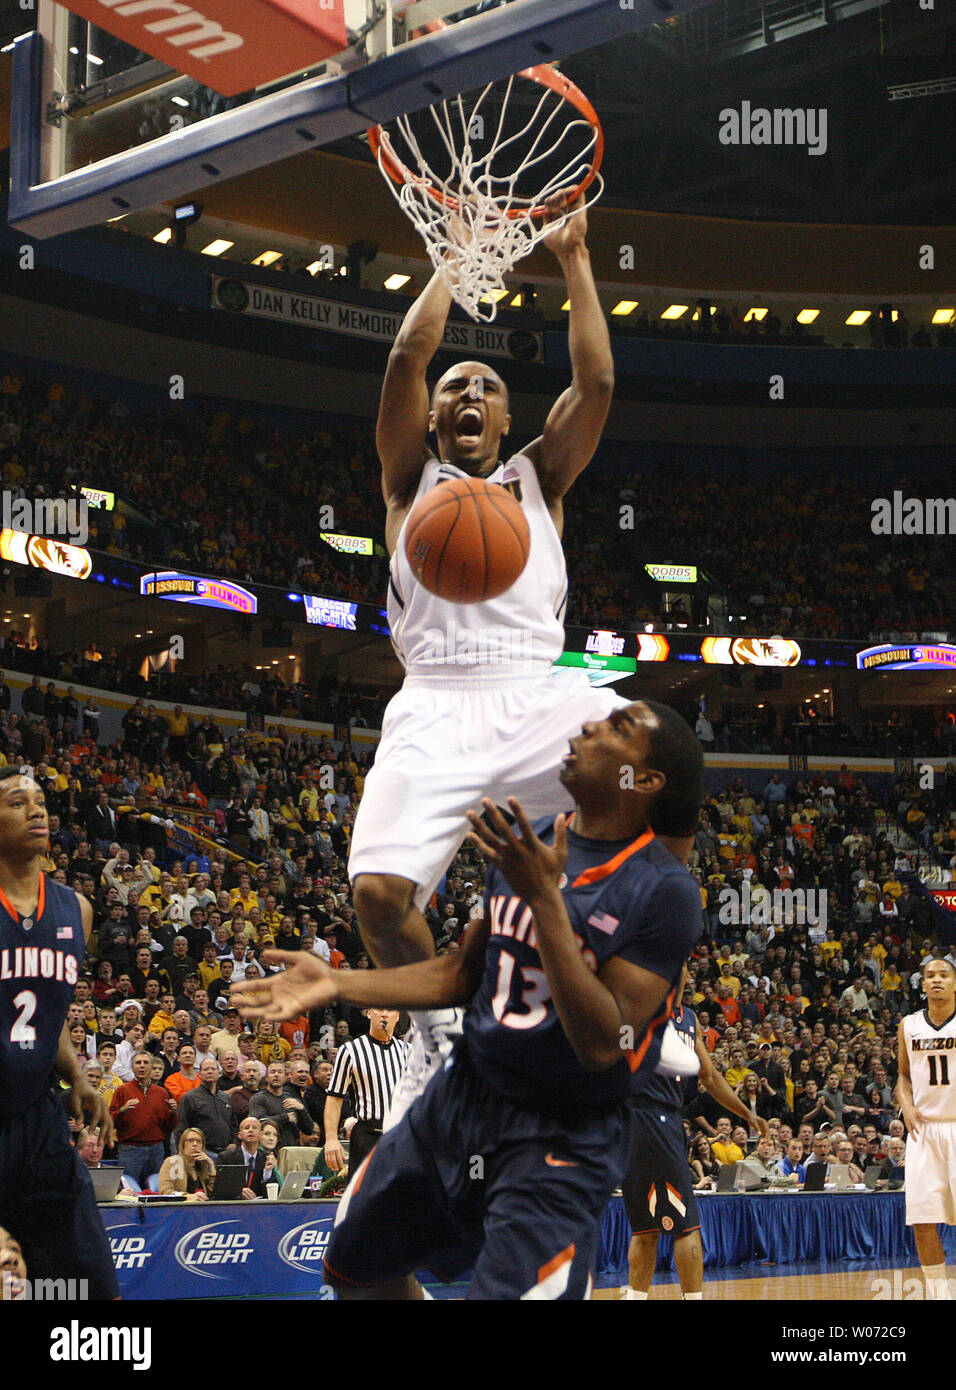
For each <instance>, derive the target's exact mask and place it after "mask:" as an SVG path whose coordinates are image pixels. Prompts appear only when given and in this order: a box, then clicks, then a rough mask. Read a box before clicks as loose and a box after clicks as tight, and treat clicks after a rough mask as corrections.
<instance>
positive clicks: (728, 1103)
mask: <svg viewBox="0 0 956 1390" xmlns="http://www.w3.org/2000/svg"><path fill="white" fill-rule="evenodd" d="M697 1056H698V1057H699V1058H700V1084H701V1085H702V1086H703V1088H704V1090H705V1091H706V1092H707V1094H708V1095H710V1096H713V1098H714V1100H715V1101H716V1102H717V1104H718V1105H722V1106H723V1107H724V1109H725V1110H729V1111H730V1112H731V1114H733V1115H737V1116H738V1117H739V1118H740V1119H741V1120H744V1121H745V1122H746V1123H747V1124H748V1125H753V1127H754V1129H756V1131H757V1133H758V1134H759V1135H760V1137H761V1139H763V1138H765V1136H766V1135H768V1134H769V1133H770V1126H769V1125H768V1124H767V1121H766V1120H765V1119H763V1117H762V1116H760V1115H755V1114H754V1113H753V1111H752V1110H748V1109H747V1107H746V1105H744V1103H743V1101H742V1100H741V1099H740V1097H739V1096H738V1095H737V1093H736V1092H735V1091H734V1089H733V1088H732V1086H730V1084H729V1083H728V1082H727V1081H726V1079H725V1078H724V1077H723V1076H721V1074H720V1072H719V1071H718V1070H717V1068H716V1067H715V1066H714V1062H713V1058H712V1057H711V1055H710V1053H709V1052H708V1051H707V1048H706V1047H705V1046H704V1043H703V1040H702V1039H701V1036H700V1033H699V1032H698V1034H697Z"/></svg>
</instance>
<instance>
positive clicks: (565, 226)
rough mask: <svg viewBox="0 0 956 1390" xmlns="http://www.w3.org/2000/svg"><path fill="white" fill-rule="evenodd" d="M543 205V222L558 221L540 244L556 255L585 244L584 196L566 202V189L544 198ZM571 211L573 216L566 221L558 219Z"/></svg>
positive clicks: (585, 217) (586, 225) (585, 215)
mask: <svg viewBox="0 0 956 1390" xmlns="http://www.w3.org/2000/svg"><path fill="white" fill-rule="evenodd" d="M544 206H545V207H546V208H547V212H546V213H545V215H544V221H545V223H546V224H547V223H549V222H555V223H558V224H559V225H557V226H556V227H555V229H554V231H553V232H548V234H547V236H545V237H544V238H543V239H542V245H543V246H546V247H547V248H548V250H549V251H551V252H553V253H554V255H556V256H557V257H559V258H560V257H561V256H566V255H567V254H568V252H570V251H574V250H576V249H577V248H578V247H579V246H583V245H584V244H585V238H586V237H587V232H588V215H587V212H586V210H585V209H586V204H585V200H584V197H583V195H582V197H580V198H578V199H577V200H576V201H575V202H574V203H571V204H569V203H568V190H564V191H563V192H561V193H553V194H552V195H551V197H550V198H546V199H545V202H544ZM569 210H571V211H572V212H573V216H571V217H568V218H567V221H566V222H561V221H560V219H561V218H562V217H565V216H566V214H567V213H568V211H569Z"/></svg>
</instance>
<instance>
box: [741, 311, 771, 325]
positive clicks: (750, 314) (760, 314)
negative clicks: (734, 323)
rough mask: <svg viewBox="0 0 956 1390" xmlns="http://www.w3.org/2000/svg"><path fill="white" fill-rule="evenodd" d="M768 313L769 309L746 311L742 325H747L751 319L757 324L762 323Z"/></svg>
mask: <svg viewBox="0 0 956 1390" xmlns="http://www.w3.org/2000/svg"><path fill="white" fill-rule="evenodd" d="M769 313H770V310H769V309H748V310H747V312H746V313H745V314H744V323H749V322H750V320H751V319H756V320H757V322H758V323H763V321H764V319H765V318H766V317H767V315H768V314H769Z"/></svg>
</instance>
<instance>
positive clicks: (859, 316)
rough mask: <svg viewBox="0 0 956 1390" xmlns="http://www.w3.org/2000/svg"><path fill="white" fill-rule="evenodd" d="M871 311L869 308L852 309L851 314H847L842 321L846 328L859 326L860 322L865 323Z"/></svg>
mask: <svg viewBox="0 0 956 1390" xmlns="http://www.w3.org/2000/svg"><path fill="white" fill-rule="evenodd" d="M871 312H872V311H871V310H870V309H854V310H853V313H852V314H847V316H846V318H845V319H844V320H843V322H844V323H845V324H846V325H847V327H848V328H859V327H860V325H861V324H863V323H866V321H867V319H868V318H869V317H870V313H871Z"/></svg>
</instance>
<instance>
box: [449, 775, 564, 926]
mask: <svg viewBox="0 0 956 1390" xmlns="http://www.w3.org/2000/svg"><path fill="white" fill-rule="evenodd" d="M481 804H482V806H483V807H484V810H485V816H486V818H487V819H486V820H482V819H481V817H480V816H479V815H478V812H477V811H469V812H468V819H469V821H470V822H471V827H472V828H471V833H470V834H469V835H468V837H467V838H468V839H469V840H471V841H472V843H473V844H475V845H477V846H478V848H479V849H480V850H481V852H482V854H483V855H484V856H485V858H486V859H488V860H490V861H491V863H492V864H494V865H495V867H496V868H499V869H500V870H501V872H502V873H503V874H504V876H505V878H506V879H507V880H508V882H509V884H510V885H511V887H512V888H513V889H514V891H515V892H516V893H517V894H518V895H519V896H520V897H522V898H524V900H525V902H526V903H532V902H534V900H535V899H536V898H541V897H542V896H545V895H548V894H551V893H553V892H555V890H556V889H557V887H558V884H559V883H560V881H561V875H562V874H563V872H564V866H565V864H566V863H567V859H568V833H567V817H566V816H564V815H560V816H558V818H557V820H556V821H555V822H554V844H553V845H545V844H542V842H541V841H540V840H539V839H538V837H537V835H536V834H535V833H534V831H533V830H532V829H531V822H530V821H529V820H528V817H527V816H526V815H525V812H524V810H523V809H522V806H521V803H520V802H519V801H517V800H516V799H515V797H513V796H509V797H508V809H509V810H510V812H511V814H512V815H513V816H514V818H515V821H516V823H517V825H518V828H519V829H520V831H521V837H520V839H519V837H518V836H517V835H515V833H514V830H513V828H512V827H511V826H510V825H509V824H508V823H507V821H506V820H505V818H504V816H503V815H502V814H501V812H500V811H499V809H498V807H497V806H496V805H495V804H494V802H493V801H491V800H490V799H489V798H488V797H487V796H486V797H484V798H483V799H482V802H481Z"/></svg>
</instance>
